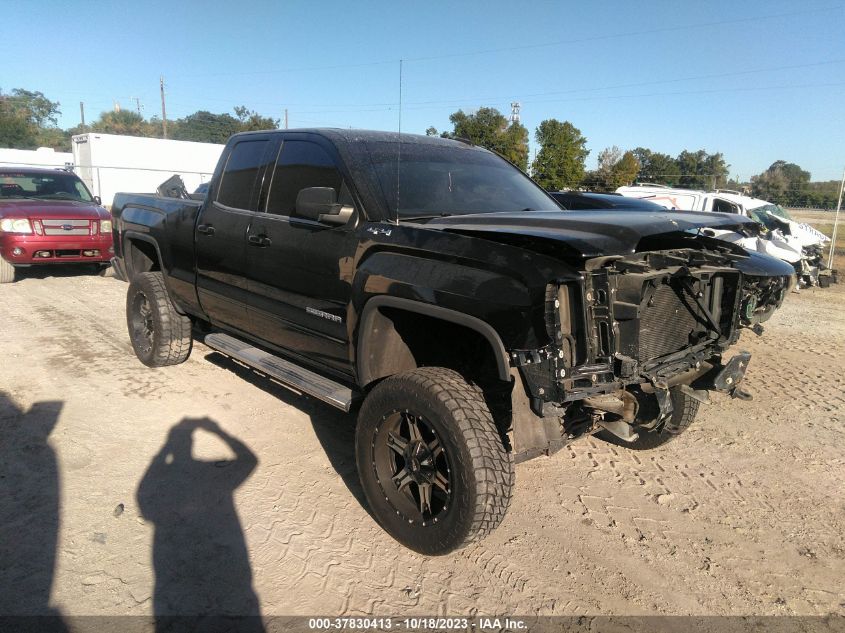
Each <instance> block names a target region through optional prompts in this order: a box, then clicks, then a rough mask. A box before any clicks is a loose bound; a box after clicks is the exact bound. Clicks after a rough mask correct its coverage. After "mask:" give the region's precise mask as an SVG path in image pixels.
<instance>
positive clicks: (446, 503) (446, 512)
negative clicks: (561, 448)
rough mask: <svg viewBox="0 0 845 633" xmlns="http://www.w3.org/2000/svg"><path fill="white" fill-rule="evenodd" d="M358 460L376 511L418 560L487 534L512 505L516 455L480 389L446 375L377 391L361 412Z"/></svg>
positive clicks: (438, 372) (436, 372)
mask: <svg viewBox="0 0 845 633" xmlns="http://www.w3.org/2000/svg"><path fill="white" fill-rule="evenodd" d="M355 454H356V461H357V464H358V474H359V476H360V478H361V484H362V486H363V488H364V493H365V495H366V497H367V501H368V502H369V505H370V508H371V510H372V512H373V515H374V516H375V518H376V519H377V520H378V522H379V523H380V524H381V526H382V527H383V528H384V529H385V531H386V532H387V533H388V534H390V535H391V536H392V537H393V538H395V539H396V540H397V541H399V542H400V543H402V544H403V545H404V546H406V547H408V548H410V549H412V550H414V551H417V552H419V553H421V554H428V555H438V554H446V553H448V552H450V551H453V550H455V549H458V548H460V547H464V546H465V545H467V544H468V543H471V542H472V541H475V540H478V539H480V538H482V537H483V536H485V535H487V534H488V533H490V532H491V531H492V530H493V529H495V528H496V527H497V526H498V525H499V524H500V523H501V522H502V519H503V518H504V516H505V513H506V511H507V509H508V506H509V505H510V500H511V494H512V489H513V483H514V468H513V456H512V455H511V454H510V453H508V452H507V451H506V450H505V447H504V445H503V443H502V439H501V437H500V436H499V433H498V431H497V429H496V425H495V423H494V422H493V417H492V416H491V414H490V410H489V409H488V407H487V405H486V403H485V402H484V398H483V395H482V393H481V392H480V390H478V389H477V388H476V387H474V386H473V385H470V384H469V383H467V381H466V380H464V378H463V377H462V376H461V375H460V374H458V373H457V372H454V371H452V370H450V369H444V368H440V367H425V368H421V369H416V370H413V371H410V372H407V373H404V374H400V375H397V376H393V377H390V378H388V379H386V380H384V381H383V382H382V383H380V384H379V385H378V386H377V387H376V388H375V389H373V391H372V392H371V393H370V394H369V396H367V399H366V400H365V401H364V404H363V406H362V407H361V411H360V414H359V416H358V427H357V430H356V434H355Z"/></svg>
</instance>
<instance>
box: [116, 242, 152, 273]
mask: <svg viewBox="0 0 845 633" xmlns="http://www.w3.org/2000/svg"><path fill="white" fill-rule="evenodd" d="M124 257H125V259H126V263H127V268H128V272H129V274H130V275H138V274H140V273H148V272H152V271H157V270H161V262H160V261H159V257H158V251H157V250H156V247H155V245H154V244H151V243H150V242H147V241H145V240H138V239H131V238H130V239H129V240H128V241H127V242H126V250H125V252H124Z"/></svg>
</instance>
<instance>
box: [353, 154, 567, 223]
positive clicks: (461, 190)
mask: <svg viewBox="0 0 845 633" xmlns="http://www.w3.org/2000/svg"><path fill="white" fill-rule="evenodd" d="M368 145H369V149H370V157H371V160H372V161H373V164H374V167H375V171H376V175H377V178H378V181H379V185H380V186H381V190H382V193H383V194H384V198H385V200H386V201H387V205H388V208H389V211H390V214H391V216H395V215H396V207H397V203H396V201H397V178H396V171H397V149H396V148H397V145H396V144H395V143H368ZM401 152H402V153H401V158H402V161H401V168H400V170H399V173H400V177H399V182H398V185H399V186H398V189H399V191H398V199H399V204H398V207H399V217H403V218H414V217H418V218H423V217H436V216H441V215H464V214H469V213H495V212H497V211H560V207H559V206H558V205H557V204H555V202H554V200H552V199H551V198H550V197H549V196H548V195H547V194H546V193H545V192H544V191H543V190H542V189H540V188H539V187H538V186H537V185H535V184H534V183H533V182H532V181H531V179H530V178H528V177H527V176H526V175H525V174H523V173H522V172H521V171H519V169H517V168H516V167H514V166H513V165H511V164H510V163H508V162H507V161H505V160H503V159H501V158H499V157H498V156H496V155H495V154H491V153H489V152H485V151H480V150H477V149H475V148H471V147H468V148H467V149H466V150H464V149H463V148H458V147H449V146H443V145H425V144H415V143H407V144H403V145H402V148H401Z"/></svg>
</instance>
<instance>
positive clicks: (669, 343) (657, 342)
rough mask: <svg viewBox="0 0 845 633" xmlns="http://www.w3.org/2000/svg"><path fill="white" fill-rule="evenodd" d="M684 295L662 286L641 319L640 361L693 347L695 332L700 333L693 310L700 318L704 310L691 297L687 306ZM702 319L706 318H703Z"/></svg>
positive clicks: (676, 289)
mask: <svg viewBox="0 0 845 633" xmlns="http://www.w3.org/2000/svg"><path fill="white" fill-rule="evenodd" d="M682 292H683V290H681V289H680V288H673V287H671V286H669V285H668V284H660V285H659V286H657V289H656V290H655V292H654V294H653V295H652V296H651V298H650V299H649V300H648V302H647V304H646V305H645V306H644V308H643V311H642V316H641V319H640V337H639V340H640V346H639V358H640V360H643V361H645V360H651V359H653V358H659V357H661V356H665V355H666V354H671V353H673V352H677V351H680V350H682V349H683V348H685V347H687V346H689V345H690V342H691V341H690V335H691V334H692V333H693V331H694V330H696V329H697V328H698V329H700V325H699V322H698V321H696V318H695V316H693V314H692V313H691V312H690V308H691V309H692V310H693V311H694V312H695V313H696V314H698V315H700V313H701V310H700V309H699V308H698V306H697V305H696V304H695V303H694V302H693V301H692V300H691V299H689V298H688V297H685V299H686V305H684V301H682V300H681V295H680V293H682ZM688 306H689V307H688ZM701 318H702V319H703V318H704V317H703V315H702V316H701Z"/></svg>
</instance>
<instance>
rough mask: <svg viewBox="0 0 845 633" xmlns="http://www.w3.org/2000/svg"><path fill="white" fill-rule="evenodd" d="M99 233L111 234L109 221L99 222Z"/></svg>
mask: <svg viewBox="0 0 845 633" xmlns="http://www.w3.org/2000/svg"><path fill="white" fill-rule="evenodd" d="M100 233H111V220H103V221H102V222H100Z"/></svg>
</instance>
